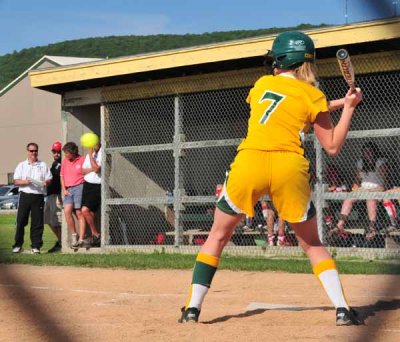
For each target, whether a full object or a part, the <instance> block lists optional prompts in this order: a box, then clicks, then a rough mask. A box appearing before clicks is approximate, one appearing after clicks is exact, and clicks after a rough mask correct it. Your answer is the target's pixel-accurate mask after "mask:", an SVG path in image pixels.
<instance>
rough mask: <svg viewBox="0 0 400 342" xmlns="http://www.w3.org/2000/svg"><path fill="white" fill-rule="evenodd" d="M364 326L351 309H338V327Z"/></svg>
mask: <svg viewBox="0 0 400 342" xmlns="http://www.w3.org/2000/svg"><path fill="white" fill-rule="evenodd" d="M361 324H364V323H363V322H362V320H360V319H359V318H358V315H357V312H356V311H355V310H353V309H351V308H350V310H347V309H346V308H337V309H336V325H337V326H341V325H361Z"/></svg>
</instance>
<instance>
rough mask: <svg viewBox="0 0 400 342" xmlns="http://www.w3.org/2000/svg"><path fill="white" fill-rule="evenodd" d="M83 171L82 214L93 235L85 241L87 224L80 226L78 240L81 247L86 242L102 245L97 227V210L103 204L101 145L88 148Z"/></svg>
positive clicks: (89, 244)
mask: <svg viewBox="0 0 400 342" xmlns="http://www.w3.org/2000/svg"><path fill="white" fill-rule="evenodd" d="M82 173H83V174H84V175H85V176H84V180H85V182H84V183H83V191H82V208H81V211H82V215H83V217H84V218H85V221H86V223H87V224H88V225H89V227H90V231H91V233H92V236H91V237H90V238H88V239H87V240H86V241H85V242H86V243H84V241H83V238H84V236H85V229H86V225H85V226H83V227H80V232H79V237H80V239H82V240H80V241H78V245H79V247H81V246H83V245H84V244H86V245H87V246H90V247H100V233H99V232H98V231H97V228H96V214H95V213H96V211H97V210H98V209H99V207H100V204H101V145H100V144H97V145H95V146H94V147H93V148H88V153H87V155H86V157H85V161H84V162H83V165H82Z"/></svg>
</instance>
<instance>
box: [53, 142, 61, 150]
mask: <svg viewBox="0 0 400 342" xmlns="http://www.w3.org/2000/svg"><path fill="white" fill-rule="evenodd" d="M61 147H62V144H61V142H59V141H56V142H55V143H53V145H51V150H52V151H57V152H61Z"/></svg>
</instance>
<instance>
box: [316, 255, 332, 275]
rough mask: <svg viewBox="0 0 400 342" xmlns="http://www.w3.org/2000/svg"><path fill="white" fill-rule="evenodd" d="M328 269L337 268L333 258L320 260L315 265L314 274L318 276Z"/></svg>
mask: <svg viewBox="0 0 400 342" xmlns="http://www.w3.org/2000/svg"><path fill="white" fill-rule="evenodd" d="M327 270H336V263H335V261H334V260H333V259H326V260H323V261H320V262H319V263H318V264H316V265H315V266H314V267H313V272H314V274H315V275H316V276H317V277H318V276H319V275H320V274H321V273H322V272H324V271H327Z"/></svg>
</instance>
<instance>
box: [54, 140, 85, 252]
mask: <svg viewBox="0 0 400 342" xmlns="http://www.w3.org/2000/svg"><path fill="white" fill-rule="evenodd" d="M62 150H63V152H64V159H63V160H62V162H61V172H60V181H61V192H62V195H63V196H64V215H65V220H66V221H67V226H68V230H69V232H70V233H71V247H77V245H78V234H77V231H76V227H75V220H74V215H75V216H76V218H77V219H78V222H79V226H81V225H84V224H85V219H84V217H83V215H82V212H81V206H82V189H83V181H84V180H83V173H82V165H83V162H84V160H85V158H84V157H82V156H80V155H79V151H78V146H77V145H76V144H75V143H74V142H67V143H66V144H65V145H64V147H63V149H62Z"/></svg>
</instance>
